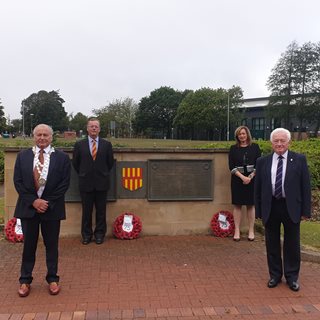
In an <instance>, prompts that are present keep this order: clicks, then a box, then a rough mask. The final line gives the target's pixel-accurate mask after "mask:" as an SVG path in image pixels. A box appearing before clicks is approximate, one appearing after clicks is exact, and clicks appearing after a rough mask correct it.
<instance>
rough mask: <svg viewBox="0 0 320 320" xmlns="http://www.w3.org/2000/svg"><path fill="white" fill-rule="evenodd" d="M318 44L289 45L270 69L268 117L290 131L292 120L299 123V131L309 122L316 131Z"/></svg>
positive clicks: (319, 83) (319, 90) (319, 75)
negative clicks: (274, 119) (276, 119)
mask: <svg viewBox="0 0 320 320" xmlns="http://www.w3.org/2000/svg"><path fill="white" fill-rule="evenodd" d="M319 47H320V45H319V43H318V44H314V43H311V42H307V43H305V44H303V45H302V46H299V45H298V44H297V43H296V42H292V43H291V44H290V45H289V46H288V48H287V50H286V52H285V53H283V54H282V55H281V58H280V59H279V61H278V62H277V64H276V66H275V67H274V68H273V69H272V73H271V75H270V77H269V79H268V83H267V85H268V88H269V90H271V97H270V103H269V106H268V112H267V115H268V116H269V118H278V119H280V120H282V121H283V126H284V127H285V128H288V129H289V130H293V129H294V128H292V127H291V119H292V118H293V117H295V118H296V119H298V121H299V131H301V130H302V128H303V127H305V126H306V125H307V124H308V123H309V124H310V123H314V124H315V126H316V127H317V128H319V124H320V123H319V121H320V120H319V117H315V115H316V114H319V94H320V49H319Z"/></svg>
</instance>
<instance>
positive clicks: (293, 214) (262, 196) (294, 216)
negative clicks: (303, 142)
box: [254, 151, 311, 224]
mask: <svg viewBox="0 0 320 320" xmlns="http://www.w3.org/2000/svg"><path fill="white" fill-rule="evenodd" d="M271 166H272V154H271V155H268V156H265V157H261V158H259V159H258V160H257V164H256V178H255V192H254V198H255V209H256V217H257V218H262V221H263V223H264V224H266V223H267V221H268V219H269V216H270V212H271V205H272V184H271ZM284 191H285V195H286V204H287V209H288V213H289V216H290V218H291V220H292V221H293V222H294V223H298V222H299V221H300V220H301V216H305V217H310V216H311V186H310V176H309V170H308V166H307V161H306V157H305V156H304V155H302V154H299V153H296V152H292V151H288V158H287V169H286V173H285V178H284Z"/></svg>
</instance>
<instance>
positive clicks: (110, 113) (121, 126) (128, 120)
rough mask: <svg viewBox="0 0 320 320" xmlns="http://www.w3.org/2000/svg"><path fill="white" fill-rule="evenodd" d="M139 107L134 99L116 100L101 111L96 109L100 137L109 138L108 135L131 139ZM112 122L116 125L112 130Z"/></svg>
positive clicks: (94, 111)
mask: <svg viewBox="0 0 320 320" xmlns="http://www.w3.org/2000/svg"><path fill="white" fill-rule="evenodd" d="M137 107H138V106H137V104H136V102H135V101H134V100H133V99H132V98H125V99H123V100H122V99H116V100H114V101H112V102H111V103H109V104H108V105H107V106H105V107H103V108H101V109H94V110H93V113H94V114H95V115H96V117H97V118H98V119H99V121H100V127H101V133H100V135H101V136H103V137H107V136H108V134H110V135H111V136H113V137H131V134H132V123H133V122H134V119H135V116H136V112H137ZM111 121H113V122H114V124H115V127H114V128H111V125H110V122H111Z"/></svg>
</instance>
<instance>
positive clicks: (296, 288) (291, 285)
mask: <svg viewBox="0 0 320 320" xmlns="http://www.w3.org/2000/svg"><path fill="white" fill-rule="evenodd" d="M288 286H289V288H290V289H291V290H292V291H299V289H300V286H299V283H298V282H296V281H293V282H291V283H288Z"/></svg>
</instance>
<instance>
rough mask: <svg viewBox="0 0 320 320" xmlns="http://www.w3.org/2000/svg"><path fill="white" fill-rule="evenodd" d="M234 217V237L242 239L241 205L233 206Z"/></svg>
mask: <svg viewBox="0 0 320 320" xmlns="http://www.w3.org/2000/svg"><path fill="white" fill-rule="evenodd" d="M233 219H234V236H233V239H240V223H241V206H238V205H234V207H233Z"/></svg>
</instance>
